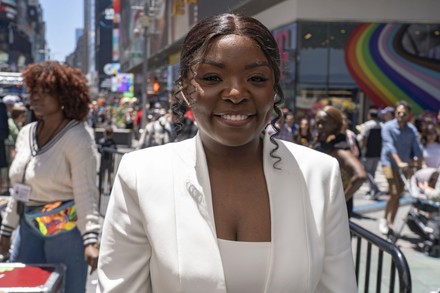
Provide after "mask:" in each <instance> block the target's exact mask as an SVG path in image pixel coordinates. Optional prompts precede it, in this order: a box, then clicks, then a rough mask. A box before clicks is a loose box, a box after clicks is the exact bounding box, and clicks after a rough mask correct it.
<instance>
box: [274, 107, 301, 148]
mask: <svg viewBox="0 0 440 293" xmlns="http://www.w3.org/2000/svg"><path fill="white" fill-rule="evenodd" d="M297 129H298V125H297V124H296V122H295V115H294V114H293V112H291V111H288V112H285V113H283V119H282V122H281V123H280V132H279V133H278V135H277V137H278V138H279V139H282V140H287V141H291V142H292V141H293V140H294V135H295V132H296V130H297Z"/></svg>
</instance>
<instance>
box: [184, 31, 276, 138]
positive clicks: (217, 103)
mask: <svg viewBox="0 0 440 293" xmlns="http://www.w3.org/2000/svg"><path fill="white" fill-rule="evenodd" d="M193 71H194V72H196V76H195V77H194V76H191V75H190V77H189V80H190V82H191V84H188V81H186V83H185V84H184V91H185V94H186V95H187V96H190V98H191V100H193V101H194V103H193V104H192V105H191V108H192V110H193V114H194V117H195V119H196V121H197V125H198V127H199V132H200V137H201V138H202V140H203V141H204V143H216V144H220V145H223V146H243V145H246V144H249V143H252V142H258V140H259V136H260V133H261V131H262V130H263V128H264V127H265V126H266V124H267V123H268V121H269V119H270V116H271V113H272V109H273V105H274V96H275V91H274V83H275V81H274V80H275V78H274V73H273V70H272V69H271V67H270V66H269V64H268V61H267V58H266V57H265V55H264V54H263V52H262V51H261V49H260V48H259V47H258V45H257V44H256V43H255V42H254V41H253V40H252V39H250V38H248V37H244V36H238V35H227V36H223V37H220V38H218V39H215V40H214V41H213V42H212V43H211V44H210V46H209V47H208V50H207V51H206V53H205V55H204V56H203V58H202V60H201V62H200V63H199V64H198V65H196V66H194V67H193ZM192 77H194V78H192ZM194 89H195V92H194ZM190 93H191V94H190Z"/></svg>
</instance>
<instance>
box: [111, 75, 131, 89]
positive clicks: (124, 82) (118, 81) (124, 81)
mask: <svg viewBox="0 0 440 293" xmlns="http://www.w3.org/2000/svg"><path fill="white" fill-rule="evenodd" d="M133 84H134V75H133V73H118V74H116V75H115V76H113V77H112V85H111V91H112V92H115V93H124V92H133V91H134V86H133Z"/></svg>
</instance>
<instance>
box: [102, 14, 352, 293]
mask: <svg viewBox="0 0 440 293" xmlns="http://www.w3.org/2000/svg"><path fill="white" fill-rule="evenodd" d="M279 62H280V56H279V50H278V48H277V43H276V41H275V40H274V38H273V36H272V34H271V32H270V31H269V30H268V29H267V28H266V27H265V26H263V25H262V24H261V23H260V22H259V21H257V20H256V19H254V18H251V17H246V16H241V15H238V14H230V13H225V14H220V15H215V16H211V17H209V18H207V19H205V20H203V21H201V22H200V23H198V24H196V25H195V26H194V27H193V28H192V29H191V30H190V32H189V33H188V35H187V36H186V38H185V40H184V41H183V45H182V51H181V58H180V77H179V78H178V80H177V86H178V90H177V92H176V93H175V98H176V99H178V100H177V101H176V102H178V103H181V104H184V105H186V108H191V109H192V113H193V115H194V117H195V120H196V122H197V125H198V127H199V131H198V133H197V135H196V136H195V137H194V138H190V139H186V140H184V141H181V142H176V143H169V144H166V145H163V146H158V147H151V148H146V149H143V150H139V151H134V152H131V153H129V154H126V155H125V156H124V157H123V159H122V161H121V164H120V166H119V170H118V175H117V176H116V177H115V182H114V185H113V191H112V194H111V196H110V203H109V206H108V210H107V214H106V218H105V222H104V227H103V234H102V242H101V252H100V260H99V266H98V292H191V293H197V292H203V293H205V292H210V293H213V292H230V293H231V292H232V293H234V292H255V293H258V292H271V293H277V292H338V293H339V292H350V293H351V292H357V288H356V278H355V274H354V268H353V259H352V249H351V243H350V237H349V227H348V220H347V213H346V209H345V206H344V196H343V190H342V184H341V180H340V173H339V169H338V165H337V162H336V160H334V159H333V158H331V157H330V156H327V155H325V154H322V153H319V152H316V151H314V150H312V149H310V148H307V147H303V146H299V145H296V144H293V143H290V142H287V141H282V140H279V139H276V138H275V137H274V136H272V137H269V136H267V134H264V133H263V130H264V129H265V127H266V125H267V124H268V123H271V124H272V125H274V124H275V123H276V122H277V119H278V118H279V117H280V115H281V111H280V108H279V105H280V104H282V103H283V101H284V96H283V92H282V90H281V86H280V67H279V66H280V64H279ZM184 112H185V111H182V112H180V113H179V115H184ZM273 112H275V113H276V115H275V119H273V120H271V119H270V118H271V116H272V113H273ZM180 117H181V116H180ZM275 135H276V133H275ZM121 268H127V269H121Z"/></svg>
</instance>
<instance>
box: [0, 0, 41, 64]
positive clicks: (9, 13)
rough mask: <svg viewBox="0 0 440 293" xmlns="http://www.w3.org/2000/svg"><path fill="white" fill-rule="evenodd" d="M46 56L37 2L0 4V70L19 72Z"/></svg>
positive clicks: (9, 0) (4, 1)
mask: <svg viewBox="0 0 440 293" xmlns="http://www.w3.org/2000/svg"><path fill="white" fill-rule="evenodd" d="M46 56H47V50H46V41H45V23H44V21H43V19H42V10H41V6H40V4H39V2H38V0H2V1H0V70H1V71H11V72H19V71H20V70H22V69H23V68H24V67H25V66H26V65H27V64H29V63H33V62H39V61H42V60H44V59H45V58H46Z"/></svg>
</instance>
